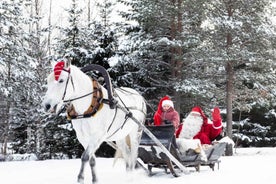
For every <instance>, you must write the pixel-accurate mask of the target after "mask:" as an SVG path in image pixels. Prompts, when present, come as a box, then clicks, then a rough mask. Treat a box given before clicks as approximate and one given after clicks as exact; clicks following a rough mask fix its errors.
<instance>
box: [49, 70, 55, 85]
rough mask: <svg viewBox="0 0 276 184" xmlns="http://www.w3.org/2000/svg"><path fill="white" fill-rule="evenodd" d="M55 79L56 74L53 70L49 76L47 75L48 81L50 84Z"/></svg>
mask: <svg viewBox="0 0 276 184" xmlns="http://www.w3.org/2000/svg"><path fill="white" fill-rule="evenodd" d="M54 80H55V74H54V72H51V73H50V74H49V75H48V77H47V83H48V84H49V83H50V82H52V81H54Z"/></svg>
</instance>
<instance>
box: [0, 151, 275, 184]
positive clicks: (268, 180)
mask: <svg viewBox="0 0 276 184" xmlns="http://www.w3.org/2000/svg"><path fill="white" fill-rule="evenodd" d="M220 160H221V163H220V165H219V169H218V167H217V165H216V166H215V170H214V171H212V170H211V169H210V168H209V167H208V166H202V167H201V168H200V172H196V171H195V169H194V168H188V169H189V170H190V171H191V172H190V174H184V173H181V176H180V177H177V178H175V177H173V176H172V175H171V174H166V173H165V172H164V170H162V169H157V168H154V169H153V172H154V173H155V175H153V176H151V177H150V176H148V175H147V173H146V172H145V171H144V170H143V169H137V170H135V171H134V172H133V173H127V172H125V167H124V164H123V161H122V160H120V159H119V160H117V162H116V163H115V165H114V166H113V159H112V158H97V159H96V161H97V165H96V171H97V175H98V180H99V182H98V184H112V183H114V184H116V183H120V184H127V183H128V184H129V183H132V184H135V183H137V184H138V183H139V184H140V183H143V184H155V183H158V184H168V183H173V184H183V183H185V184H203V183H211V182H212V183H224V184H230V183H231V184H232V183H240V184H243V183H250V184H257V183H258V184H259V183H265V184H274V183H275V165H274V164H275V163H276V148H237V149H234V155H233V156H222V157H221V159H220ZM79 168H80V159H71V160H46V161H12V162H0V182H1V184H18V183H20V184H37V183H39V184H76V183H77V182H76V178H77V174H78V171H79ZM85 173H86V178H85V183H86V184H90V183H91V176H90V169H89V168H88V167H87V168H86V172H85Z"/></svg>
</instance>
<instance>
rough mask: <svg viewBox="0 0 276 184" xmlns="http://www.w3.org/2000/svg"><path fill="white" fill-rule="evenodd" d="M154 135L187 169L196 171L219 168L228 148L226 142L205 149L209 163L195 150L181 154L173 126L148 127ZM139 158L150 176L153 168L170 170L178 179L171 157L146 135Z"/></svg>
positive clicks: (139, 149)
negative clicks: (205, 167) (202, 168)
mask: <svg viewBox="0 0 276 184" xmlns="http://www.w3.org/2000/svg"><path fill="white" fill-rule="evenodd" d="M147 129H148V130H150V131H151V132H152V133H153V135H154V136H155V137H156V138H157V139H158V140H160V142H161V143H162V144H163V145H164V146H165V147H166V148H167V149H168V150H169V151H170V153H171V154H172V155H173V156H174V157H175V158H176V159H177V160H179V162H180V163H181V164H182V165H184V166H185V167H194V168H195V169H196V171H200V166H209V167H210V168H211V169H212V170H214V167H215V164H217V165H218V166H219V163H220V157H221V156H222V155H223V154H224V150H225V147H226V144H227V143H225V142H221V143H216V144H214V145H212V146H209V147H208V148H207V149H205V150H204V151H205V153H206V156H207V161H206V160H202V158H201V157H200V154H198V153H196V152H195V151H194V150H191V149H190V150H188V151H186V152H185V153H183V152H181V151H180V150H179V148H178V146H177V144H176V138H175V135H174V127H173V125H165V126H147ZM138 157H139V158H140V159H141V160H142V161H143V163H144V164H145V165H147V170H148V172H149V175H152V174H153V172H152V169H153V168H163V169H165V172H167V170H168V169H169V171H170V173H171V174H172V175H173V176H175V177H177V176H178V174H177V169H178V167H177V165H175V164H174V163H173V162H172V161H171V160H170V159H169V157H168V156H167V155H166V154H164V152H162V150H161V149H160V148H159V146H158V145H156V143H155V142H154V141H153V140H151V139H150V138H149V136H148V135H147V134H146V133H143V134H142V137H141V141H140V146H139V148H138Z"/></svg>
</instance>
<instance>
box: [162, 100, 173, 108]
mask: <svg viewBox="0 0 276 184" xmlns="http://www.w3.org/2000/svg"><path fill="white" fill-rule="evenodd" d="M164 105H168V106H170V107H173V102H172V101H171V100H164V101H163V102H162V107H163V106H164Z"/></svg>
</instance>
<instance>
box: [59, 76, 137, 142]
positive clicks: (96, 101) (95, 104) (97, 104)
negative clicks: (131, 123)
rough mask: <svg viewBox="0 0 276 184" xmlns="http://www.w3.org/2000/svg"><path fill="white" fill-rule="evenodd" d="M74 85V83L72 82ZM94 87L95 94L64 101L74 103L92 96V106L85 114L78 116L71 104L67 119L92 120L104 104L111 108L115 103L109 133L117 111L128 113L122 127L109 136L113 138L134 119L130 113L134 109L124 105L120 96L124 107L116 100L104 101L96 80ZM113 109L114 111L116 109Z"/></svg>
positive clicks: (93, 83) (93, 81)
mask: <svg viewBox="0 0 276 184" xmlns="http://www.w3.org/2000/svg"><path fill="white" fill-rule="evenodd" d="M72 84H73V82H72ZM92 86H93V92H91V93H88V94H86V95H83V96H80V97H77V98H74V99H70V100H64V102H72V101H74V100H77V99H80V98H83V97H86V96H88V95H91V94H93V95H92V100H91V104H90V106H89V108H88V109H87V110H86V111H85V112H84V113H83V114H78V113H77V112H76V110H75V108H74V106H73V104H72V103H70V105H69V106H68V107H67V119H68V120H72V119H82V118H90V117H92V116H94V115H95V114H96V113H97V112H98V111H100V110H101V108H102V107H103V105H104V103H105V104H108V105H109V106H110V104H111V103H113V104H112V105H114V108H115V114H114V116H113V120H112V122H111V124H110V126H109V127H108V130H107V131H109V130H110V129H111V127H112V125H113V122H114V120H115V117H116V114H117V110H118V108H119V109H121V110H122V111H123V112H125V113H126V115H125V120H124V122H123V123H122V125H121V126H120V127H119V128H118V129H116V130H115V131H113V133H112V134H111V135H110V136H109V137H111V136H112V135H114V134H115V133H116V132H118V131H119V130H120V129H121V128H123V126H124V125H125V123H126V121H127V120H128V119H129V118H133V115H132V113H131V111H130V109H133V108H132V107H126V105H125V104H124V103H123V101H122V100H121V99H120V97H119V96H118V98H119V99H120V101H121V102H122V103H123V106H121V105H119V104H117V102H116V101H115V99H114V98H112V100H113V101H111V100H110V99H104V98H103V92H102V89H101V86H100V85H99V83H98V81H97V80H95V79H92ZM114 108H113V109H114Z"/></svg>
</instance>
